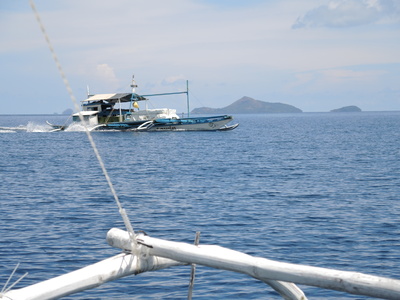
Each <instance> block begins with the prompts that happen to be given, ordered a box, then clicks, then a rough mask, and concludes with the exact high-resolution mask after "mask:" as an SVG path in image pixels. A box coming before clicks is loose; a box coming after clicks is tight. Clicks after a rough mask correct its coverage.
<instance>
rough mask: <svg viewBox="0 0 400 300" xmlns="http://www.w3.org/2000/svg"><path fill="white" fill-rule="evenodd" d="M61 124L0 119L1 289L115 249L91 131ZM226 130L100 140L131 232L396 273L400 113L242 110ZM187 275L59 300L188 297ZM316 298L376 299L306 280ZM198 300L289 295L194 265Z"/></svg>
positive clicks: (151, 276) (113, 213) (113, 217)
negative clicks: (13, 280) (55, 128)
mask: <svg viewBox="0 0 400 300" xmlns="http://www.w3.org/2000/svg"><path fill="white" fill-rule="evenodd" d="M65 119H66V116H53V115H52V116H5V115H2V116H0V146H1V151H0V174H1V181H0V182H1V183H0V205H1V206H0V207H1V218H0V286H1V287H2V286H3V285H4V284H5V282H6V281H7V279H8V276H9V275H10V274H11V272H12V270H13V269H14V267H15V265H16V264H17V263H18V262H19V263H20V268H19V269H18V271H17V275H21V274H23V273H25V272H29V275H28V277H26V278H24V279H23V280H22V281H21V282H20V283H18V284H17V286H16V288H19V287H23V286H26V285H30V284H33V283H36V282H39V281H42V280H45V279H49V278H52V277H54V276H58V275H61V274H64V273H66V272H69V271H72V270H75V269H78V268H81V267H84V266H87V265H89V264H92V263H95V262H97V261H100V260H102V259H105V258H107V257H110V256H113V255H116V254H118V253H119V251H118V249H114V248H111V247H109V246H108V245H107V243H106V242H105V236H106V233H107V231H108V230H109V229H110V228H112V227H118V228H122V229H123V228H124V226H123V222H122V220H121V217H120V216H119V213H118V209H117V206H116V204H115V203H114V200H113V197H112V195H111V193H110V191H109V189H108V186H107V183H106V181H105V179H104V176H103V175H102V172H101V170H100V167H99V164H98V162H97V160H96V157H95V156H94V153H93V150H92V149H91V147H90V145H89V142H88V140H87V137H86V134H85V133H84V132H79V131H78V132H54V133H51V132H47V131H48V130H49V128H48V127H47V126H46V125H45V120H49V121H51V122H54V123H62V122H63V121H64V120H65ZM235 121H238V122H239V123H240V126H239V127H238V128H237V129H235V130H233V131H229V132H149V133H146V132H141V133H132V132H94V133H93V137H94V140H95V142H96V144H97V146H98V148H99V151H100V154H101V155H102V158H103V160H104V162H105V165H106V167H107V170H108V172H109V174H110V176H111V179H112V181H113V183H114V185H115V189H116V191H117V193H118V195H119V197H120V200H121V202H122V204H123V206H124V207H125V208H126V210H127V212H128V214H129V217H130V219H131V221H132V224H133V227H134V229H135V230H144V231H146V232H147V234H149V235H150V236H153V237H157V238H162V239H168V240H173V241H182V242H188V243H193V240H194V237H195V232H196V231H200V232H201V238H200V243H203V244H218V245H220V246H224V247H228V248H231V249H234V250H238V251H242V252H245V253H248V254H251V255H255V256H261V257H264V258H268V259H272V260H278V261H283V262H289V263H297V264H305V265H311V266H318V267H326V268H334V269H339V270H347V271H357V272H362V273H367V274H373V275H378V276H384V277H391V278H395V279H400V268H399V265H400V201H399V200H400V199H399V198H400V112H362V113H345V114H343V113H342V114H340V113H302V114H280V115H237V116H235ZM189 277H190V267H188V266H182V267H175V268H171V269H166V270H162V271H157V272H148V273H144V274H140V275H137V276H130V277H126V278H123V279H120V280H117V281H114V282H110V283H107V284H105V285H103V286H101V287H99V288H96V289H92V290H88V291H84V292H81V293H79V294H75V295H71V296H69V297H65V298H64V299H186V297H187V288H188V283H189ZM300 288H302V289H303V291H305V293H306V295H307V297H308V298H309V299H368V298H367V297H363V296H355V295H349V294H345V293H342V292H337V291H330V290H323V289H319V288H315V287H307V286H302V285H300ZM193 299H282V298H281V297H280V296H279V295H278V294H276V293H275V292H274V291H273V289H272V288H270V287H269V286H268V285H266V284H264V283H262V282H260V281H257V280H256V279H253V278H250V277H247V276H245V275H242V274H237V273H233V272H228V271H221V270H214V269H211V268H206V267H202V266H197V273H196V281H195V287H194V292H193Z"/></svg>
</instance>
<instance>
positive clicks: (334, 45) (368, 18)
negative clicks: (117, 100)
mask: <svg viewBox="0 0 400 300" xmlns="http://www.w3.org/2000/svg"><path fill="white" fill-rule="evenodd" d="M34 3H35V5H36V8H37V10H38V12H39V14H40V17H41V20H42V22H43V24H44V27H45V29H46V32H47V34H48V36H49V38H50V40H51V43H52V45H53V47H54V50H55V52H56V54H57V57H58V59H59V61H60V63H61V66H62V68H63V70H64V72H65V74H66V76H67V78H68V81H69V83H70V85H71V88H72V91H73V93H74V95H75V97H76V98H77V99H78V100H84V99H86V95H87V87H89V89H90V93H91V94H97V93H117V92H118V93H123V92H130V84H131V78H132V75H134V76H135V80H136V83H137V84H138V86H139V87H138V89H137V92H138V93H139V94H151V93H162V92H173V91H183V90H185V88H186V80H188V81H189V88H190V106H191V109H193V108H197V107H203V106H206V107H212V108H221V107H225V106H228V105H230V104H231V103H233V102H235V101H236V100H238V99H240V98H242V97H243V96H247V97H251V98H254V99H257V100H262V101H266V102H281V103H286V104H290V105H293V106H295V107H297V108H300V109H301V110H303V111H304V112H327V111H330V110H332V109H336V108H340V107H343V106H348V105H356V106H358V107H360V108H361V109H362V110H363V111H387V110H400V1H398V0H264V1H261V0H246V1H239V0H168V1H165V0H146V1H144V0H113V1H104V0H103V1H102V0H85V1H81V0H57V1H52V0H35V2H34ZM0 43H1V47H0V80H1V84H0V94H1V100H0V102H1V106H0V114H52V113H62V112H63V111H64V110H66V109H68V108H73V107H74V106H73V104H72V101H71V99H70V97H69V94H68V92H67V90H66V88H65V85H64V83H63V80H62V79H61V76H60V74H59V72H58V70H57V67H56V64H55V63H54V60H53V58H52V55H51V53H50V51H49V48H48V46H47V44H46V41H45V38H44V36H43V34H42V32H41V30H40V27H39V25H38V22H37V21H36V18H35V15H34V13H33V11H32V9H31V7H30V4H29V1H28V0H26V1H22V0H20V1H15V0H1V1H0ZM150 106H153V107H168V108H176V109H177V110H178V112H184V111H186V98H185V96H182V95H181V96H167V97H154V98H152V99H151V102H150Z"/></svg>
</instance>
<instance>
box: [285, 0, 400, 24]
mask: <svg viewBox="0 0 400 300" xmlns="http://www.w3.org/2000/svg"><path fill="white" fill-rule="evenodd" d="M384 21H392V22H393V21H394V22H399V21H400V4H399V2H398V0H334V1H330V2H329V3H328V4H327V5H322V6H319V7H317V8H314V9H312V10H310V11H308V12H307V13H306V14H305V15H303V16H301V17H298V19H297V20H296V22H295V23H294V24H293V26H292V28H294V29H296V28H302V27H351V26H359V25H365V24H371V23H378V22H384Z"/></svg>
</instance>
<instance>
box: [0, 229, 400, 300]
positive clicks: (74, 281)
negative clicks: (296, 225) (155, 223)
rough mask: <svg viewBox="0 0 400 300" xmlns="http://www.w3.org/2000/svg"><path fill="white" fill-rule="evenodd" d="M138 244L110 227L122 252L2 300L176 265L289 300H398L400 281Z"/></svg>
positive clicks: (36, 298)
mask: <svg viewBox="0 0 400 300" xmlns="http://www.w3.org/2000/svg"><path fill="white" fill-rule="evenodd" d="M136 241H137V244H136V246H135V247H136V249H132V247H133V244H132V242H131V238H130V235H129V233H128V232H127V231H123V230H120V229H116V228H113V229H111V230H110V231H109V232H108V234H107V242H108V243H109V244H110V245H111V246H113V247H116V248H120V249H123V250H124V252H123V253H121V254H119V255H116V256H114V257H111V258H109V259H106V260H103V261H100V262H98V263H96V264H93V265H90V266H87V267H85V268H82V269H79V270H76V271H74V272H71V273H67V274H65V275H61V276H59V277H55V278H53V279H49V280H46V281H43V282H40V283H37V284H34V285H31V286H28V287H25V288H22V289H19V290H11V291H9V292H7V293H5V294H3V295H0V298H2V299H7V300H17V299H29V300H46V299H58V298H61V297H64V296H67V295H70V294H74V293H78V292H80V291H83V290H87V289H91V288H94V287H97V286H99V285H101V284H103V283H105V282H108V281H111V280H116V279H118V278H121V277H124V276H128V275H132V274H139V273H143V272H147V271H155V270H160V269H164V268H168V267H172V266H178V265H188V264H198V265H203V266H207V267H212V268H216V269H222V270H228V271H233V272H238V273H243V274H247V275H249V276H251V277H254V278H256V279H259V280H261V281H263V282H265V283H267V284H268V285H270V286H271V287H272V288H274V289H275V290H276V291H277V292H278V293H279V294H280V295H281V296H282V297H283V298H284V299H287V300H306V299H307V298H306V296H305V295H304V293H303V292H302V291H301V290H300V289H299V288H298V287H297V286H296V285H295V283H296V284H303V285H309V286H315V287H320V288H325V289H331V290H337V291H343V292H347V293H350V294H355V295H364V296H369V297H375V298H382V299H400V280H395V279H390V278H384V277H378V276H372V275H366V274H362V273H357V272H348V271H339V270H332V269H326V268H318V267H311V266H305V265H297V264H290V263H283V262H277V261H273V260H269V259H265V258H261V257H253V256H250V255H247V254H245V253H242V252H238V251H234V250H231V249H227V248H223V247H219V246H214V245H191V244H186V243H179V242H171V241H167V240H162V239H157V238H152V237H150V236H146V235H144V234H140V235H137V236H136ZM292 282H293V283H292Z"/></svg>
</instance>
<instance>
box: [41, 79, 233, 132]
mask: <svg viewBox="0 0 400 300" xmlns="http://www.w3.org/2000/svg"><path fill="white" fill-rule="evenodd" d="M131 87H132V93H118V94H97V95H88V98H87V99H85V100H83V101H82V105H81V106H82V110H81V111H80V112H77V113H75V114H73V115H72V121H73V123H79V122H82V121H84V122H85V123H86V124H87V125H88V127H89V128H90V130H130V131H219V130H232V129H235V128H236V127H237V126H238V125H239V124H234V125H230V126H228V125H227V124H228V123H229V122H230V121H232V120H233V117H232V116H229V115H220V116H210V117H193V118H190V117H187V118H180V117H179V116H178V115H177V113H176V110H175V109H169V108H161V109H148V108H147V101H148V100H149V99H148V98H146V97H152V96H164V95H176V94H186V96H187V106H188V116H189V87H188V82H186V91H183V92H173V93H162V94H150V95H138V94H137V93H136V92H135V90H136V87H137V85H136V82H135V80H134V79H133V78H132V84H131ZM142 101H144V102H145V106H146V108H145V109H143V110H140V109H139V104H138V103H139V102H142ZM123 104H125V105H126V104H129V106H128V107H126V108H122V107H123ZM135 109H137V110H135ZM47 124H48V125H50V126H51V127H53V131H61V130H65V129H67V128H68V126H65V125H54V124H51V123H49V122H47Z"/></svg>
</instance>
